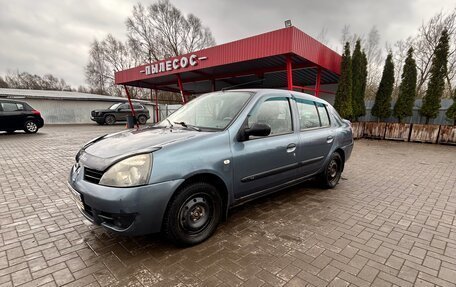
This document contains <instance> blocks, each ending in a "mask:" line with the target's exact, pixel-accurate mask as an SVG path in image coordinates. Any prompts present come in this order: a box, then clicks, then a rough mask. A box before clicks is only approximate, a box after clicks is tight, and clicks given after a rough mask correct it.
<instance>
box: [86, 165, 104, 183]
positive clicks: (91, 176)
mask: <svg viewBox="0 0 456 287" xmlns="http://www.w3.org/2000/svg"><path fill="white" fill-rule="evenodd" d="M103 173H104V172H102V171H99V170H96V169H91V168H87V167H85V168H84V180H86V181H88V182H91V183H96V184H98V183H100V179H101V177H102V176H103Z"/></svg>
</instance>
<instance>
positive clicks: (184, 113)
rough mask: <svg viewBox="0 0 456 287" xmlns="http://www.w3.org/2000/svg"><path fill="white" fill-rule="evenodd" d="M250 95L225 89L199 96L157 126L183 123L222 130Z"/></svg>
mask: <svg viewBox="0 0 456 287" xmlns="http://www.w3.org/2000/svg"><path fill="white" fill-rule="evenodd" d="M251 95H252V94H251V93H249V92H229V91H226V92H215V93H209V94H205V95H202V96H199V97H198V98H196V99H194V100H192V101H191V102H189V103H187V104H185V105H184V106H183V107H182V108H180V109H179V110H177V111H176V112H175V113H173V114H172V115H170V116H169V117H168V118H167V119H165V120H164V121H162V122H161V123H160V124H159V126H170V124H172V125H175V124H181V123H184V124H185V125H186V126H194V127H198V128H202V129H213V130H223V129H225V128H226V127H227V126H228V125H229V124H230V123H231V121H232V120H233V119H234V118H235V117H236V116H237V114H238V113H239V112H240V111H241V109H242V107H243V106H244V105H245V103H246V102H247V100H248V99H249V98H250V96H251ZM181 125H182V124H181ZM183 126H184V125H183Z"/></svg>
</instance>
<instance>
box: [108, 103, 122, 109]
mask: <svg viewBox="0 0 456 287" xmlns="http://www.w3.org/2000/svg"><path fill="white" fill-rule="evenodd" d="M121 104H122V103H117V104H114V105H112V106H110V107H109V109H110V110H115V109H117V108H118V107H119V106H120V105H121Z"/></svg>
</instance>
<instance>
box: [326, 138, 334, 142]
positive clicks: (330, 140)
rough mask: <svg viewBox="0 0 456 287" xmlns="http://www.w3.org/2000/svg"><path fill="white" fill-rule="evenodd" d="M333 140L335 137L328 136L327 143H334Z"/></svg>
mask: <svg viewBox="0 0 456 287" xmlns="http://www.w3.org/2000/svg"><path fill="white" fill-rule="evenodd" d="M333 140H334V136H328V137H327V138H326V142H327V143H332V142H333Z"/></svg>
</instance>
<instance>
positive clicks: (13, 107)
mask: <svg viewBox="0 0 456 287" xmlns="http://www.w3.org/2000/svg"><path fill="white" fill-rule="evenodd" d="M43 126H44V120H43V118H42V117H41V114H40V112H39V111H37V110H35V109H34V108H32V107H31V106H30V105H29V104H27V103H25V102H21V101H15V100H6V99H0V131H6V132H7V133H13V132H14V131H15V130H24V131H25V132H26V133H30V134H31V133H36V132H37V131H38V129H40V128H42V127H43Z"/></svg>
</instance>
